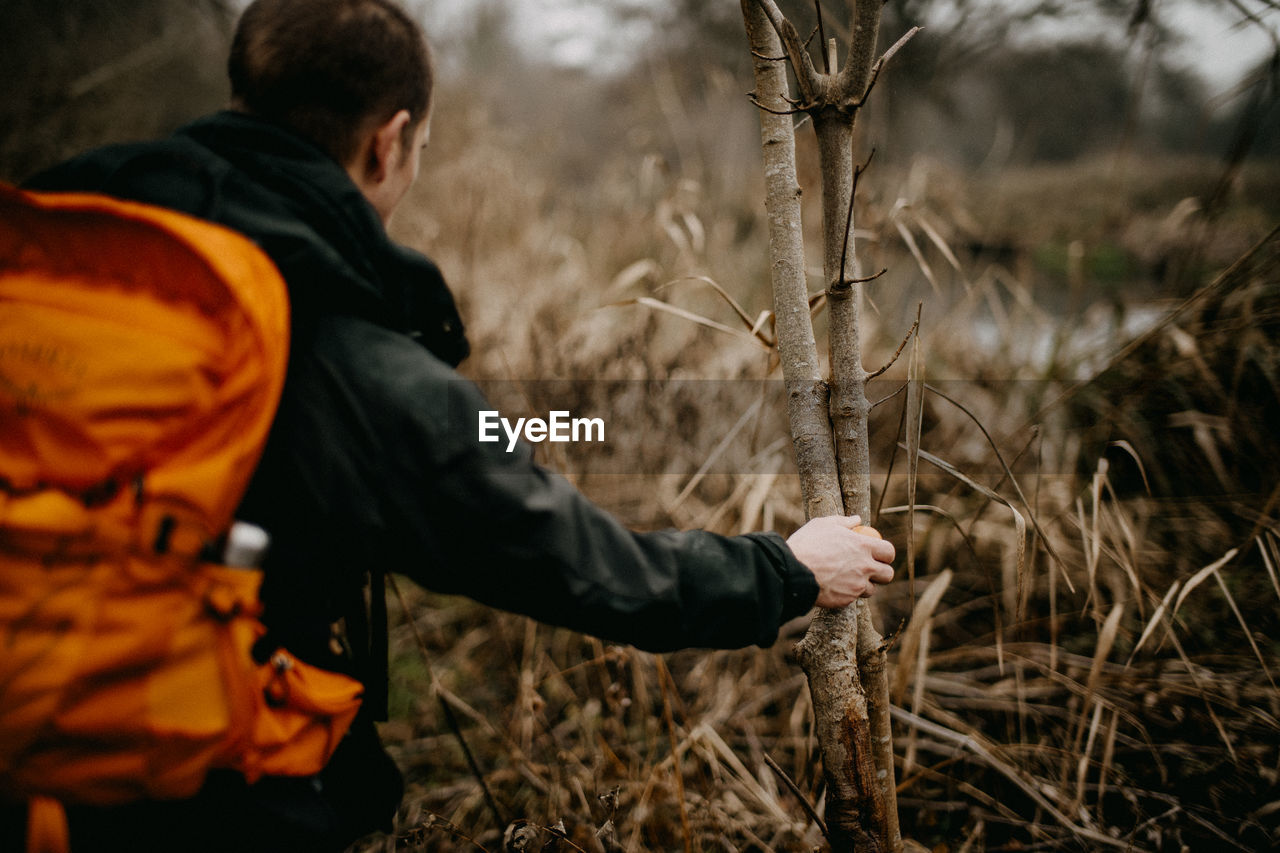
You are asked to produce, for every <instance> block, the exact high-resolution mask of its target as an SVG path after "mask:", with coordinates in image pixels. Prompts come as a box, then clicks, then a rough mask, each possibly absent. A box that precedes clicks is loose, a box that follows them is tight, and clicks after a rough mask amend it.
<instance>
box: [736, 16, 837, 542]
mask: <svg viewBox="0 0 1280 853" xmlns="http://www.w3.org/2000/svg"><path fill="white" fill-rule="evenodd" d="M741 2H742V14H743V19H744V21H745V22H746V27H747V39H748V41H749V43H750V45H751V50H752V51H753V53H754V54H755V56H756V59H755V77H756V91H755V95H756V99H757V101H758V102H759V103H761V104H763V105H764V106H765V107H767V108H768V109H772V110H776V111H778V112H784V111H786V110H788V109H789V108H790V105H789V104H788V103H787V101H786V97H785V96H786V93H787V70H786V66H785V65H783V63H781V62H776V61H770V60H768V59H764V58H762V57H771V56H781V55H782V45H781V43H780V42H779V40H778V34H777V33H776V32H775V31H774V29H773V26H772V25H771V24H770V23H769V19H768V18H767V17H765V14H764V12H763V10H762V9H761V8H760V6H759V4H758V3H756V2H755V0H741ZM760 141H761V145H762V147H763V150H764V174H765V211H766V212H767V214H768V218H769V256H770V258H771V259H772V280H773V316H774V323H775V329H776V333H777V340H778V354H779V357H780V358H781V360H782V378H783V382H784V383H785V385H786V389H787V413H788V417H789V419H790V424H791V438H792V443H793V445H794V447H795V453H796V465H797V467H798V468H799V471H800V486H801V489H802V493H803V496H804V508H805V517H806V518H816V517H818V516H823V515H839V514H840V512H841V504H840V487H839V483H838V481H837V479H836V464H835V451H834V450H833V448H832V445H831V426H830V422H829V421H828V418H827V405H828V402H827V401H828V393H827V384H826V382H825V381H824V380H823V378H822V368H821V365H820V364H819V362H818V348H817V345H816V343H815V341H814V336H813V321H812V320H811V318H810V316H809V289H808V286H807V285H806V283H805V269H804V234H803V231H802V228H801V215H800V184H799V182H798V181H797V180H796V147H795V132H794V131H793V130H792V125H791V117H790V116H787V115H777V114H775V113H771V112H768V111H767V110H761V111H760Z"/></svg>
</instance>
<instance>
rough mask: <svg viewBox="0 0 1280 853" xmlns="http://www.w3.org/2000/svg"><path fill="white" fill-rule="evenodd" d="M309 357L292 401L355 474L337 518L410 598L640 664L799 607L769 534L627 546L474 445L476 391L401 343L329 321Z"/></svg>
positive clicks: (499, 451)
mask: <svg viewBox="0 0 1280 853" xmlns="http://www.w3.org/2000/svg"><path fill="white" fill-rule="evenodd" d="M310 350H311V353H312V355H311V356H309V357H311V358H314V359H315V363H314V364H313V365H311V366H310V368H306V367H304V368H302V371H303V373H304V374H306V375H308V376H309V377H310V378H309V379H306V380H304V381H305V382H307V383H309V384H311V385H312V387H310V388H308V389H306V392H305V393H307V394H308V395H321V396H322V397H327V398H329V399H333V400H338V401H341V407H342V408H343V409H345V410H346V411H347V412H348V415H347V417H346V418H345V419H346V420H348V421H349V423H348V425H347V426H345V427H343V428H342V429H341V432H342V433H343V434H342V435H341V438H340V440H342V441H344V442H346V443H347V446H348V449H349V453H348V456H349V457H351V458H352V459H355V460H362V461H357V462H356V464H355V465H354V466H353V471H352V474H351V476H354V477H360V478H364V479H365V480H366V482H365V483H364V484H363V485H362V486H361V487H360V488H357V489H354V490H352V493H353V494H363V495H365V496H366V497H365V500H364V502H363V505H362V506H360V507H351V508H350V510H349V511H351V512H354V513H356V514H357V515H361V516H363V517H364V518H366V519H367V521H366V523H365V526H366V527H369V528H374V530H372V531H370V532H368V533H366V534H362V535H375V536H377V537H378V538H379V539H380V540H381V542H382V543H383V547H382V548H381V549H380V550H381V552H382V553H384V554H385V555H386V556H387V557H388V558H389V559H390V560H391V563H392V565H391V566H390V568H392V569H393V570H395V571H398V572H402V573H404V574H407V575H408V576H410V577H412V578H413V579H415V580H416V581H418V582H420V583H422V584H423V585H424V586H426V587H428V588H430V589H434V590H436V591H439V592H445V593H456V594H461V595H465V596H468V597H470V598H473V599H476V600H478V601H481V602H483V603H486V604H489V605H492V606H494V607H498V608H501V609H504V610H509V611H513V612H516V613H522V614H525V615H527V616H531V617H533V618H535V619H538V620H539V621H543V622H546V623H549V624H553V625H561V626H564V627H568V628H572V629H575V630H578V631H582V632H584V633H588V634H592V635H595V636H598V637H601V638H603V639H606V640H610V641H615V642H624V643H629V644H632V645H635V646H638V647H640V648H643V649H647V650H650V651H667V650H673V649H678V648H688V647H711V648H737V647H742V646H747V645H751V644H757V645H768V644H771V643H772V642H773V641H774V640H775V639H776V637H777V633H778V628H779V626H780V625H782V624H783V623H784V622H786V621H787V620H789V619H791V618H793V617H795V616H798V615H800V614H802V613H804V612H805V611H806V610H808V608H809V607H811V606H812V605H813V602H814V599H815V598H816V596H817V592H818V587H817V583H816V581H815V579H814V577H813V574H812V573H811V572H810V571H809V570H808V569H807V568H806V567H805V566H803V565H802V564H801V563H800V562H799V561H797V560H796V558H795V557H794V556H793V555H792V553H791V551H790V549H789V548H788V547H787V545H786V543H785V542H784V541H783V539H782V538H781V537H780V536H778V535H777V534H775V533H757V534H750V535H746V536H737V537H725V536H719V535H716V534H712V533H709V532H705V531H674V530H668V531H660V532H650V533H637V532H633V531H631V530H628V529H627V528H625V527H624V526H623V525H622V524H620V523H619V522H618V521H617V520H616V519H615V518H613V517H612V516H611V515H610V514H609V513H607V512H606V511H604V510H603V509H601V508H600V507H597V506H596V505H595V504H593V503H592V502H591V501H589V500H588V499H587V498H586V497H585V496H583V495H582V494H581V493H580V492H578V491H577V490H576V489H575V488H574V487H573V486H572V485H571V484H570V483H569V482H568V481H567V480H565V479H564V478H563V477H561V476H559V475H557V474H554V473H551V472H549V471H547V470H545V469H544V468H542V467H540V466H538V465H537V464H536V463H535V462H534V461H533V459H532V454H531V452H530V451H529V449H528V448H527V447H526V446H524V445H519V446H517V447H516V449H515V450H514V451H512V452H508V451H507V442H506V440H505V439H504V440H503V441H501V442H493V443H490V442H481V441H480V440H479V429H478V417H479V412H480V411H481V410H485V409H491V408H492V407H491V406H489V405H488V404H487V403H486V401H485V399H484V397H483V395H482V394H481V393H480V391H479V389H477V388H476V386H475V385H474V384H473V383H471V382H469V381H466V380H464V379H462V378H461V377H460V376H459V375H458V374H457V373H456V372H454V371H453V370H452V369H450V368H449V367H447V366H446V365H444V364H443V363H442V362H440V361H438V360H437V359H435V358H434V357H432V356H430V355H429V354H427V353H426V352H425V351H424V350H423V349H422V348H421V347H418V346H416V345H414V344H412V342H409V341H407V339H406V338H404V337H403V336H400V335H396V334H394V333H390V332H385V331H384V330H381V329H378V328H376V327H373V326H371V325H369V324H364V323H360V322H359V321H350V320H347V321H341V320H335V321H332V322H329V323H327V324H325V325H324V326H322V328H321V329H320V332H319V335H318V337H317V341H316V345H315V346H313V347H311V348H310ZM312 420H314V419H312ZM340 420H341V419H340ZM331 438H332V437H331ZM370 501H372V502H374V503H375V505H376V509H373V510H371V509H370V507H369V502H370Z"/></svg>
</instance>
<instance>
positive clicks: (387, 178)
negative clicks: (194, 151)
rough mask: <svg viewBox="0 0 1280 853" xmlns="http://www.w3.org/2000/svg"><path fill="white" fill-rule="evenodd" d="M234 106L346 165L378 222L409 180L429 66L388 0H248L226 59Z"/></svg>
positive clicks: (408, 21) (423, 46)
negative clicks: (280, 126)
mask: <svg viewBox="0 0 1280 853" xmlns="http://www.w3.org/2000/svg"><path fill="white" fill-rule="evenodd" d="M227 70H228V74H229V75H230V77H231V93H232V97H233V98H234V100H235V103H236V105H237V107H238V108H240V109H243V110H245V111H247V112H250V113H253V114H254V115H258V116H261V117H263V118H266V119H270V120H272V121H276V122H279V123H280V124H283V125H285V126H286V127H289V128H291V129H292V130H294V131H295V132H297V133H298V134H300V135H302V136H304V137H306V138H308V139H310V140H311V141H312V142H315V143H316V144H317V145H319V146H320V147H321V148H323V149H324V150H325V151H327V152H328V153H329V154H330V155H331V156H332V157H333V158H334V159H335V160H337V161H338V162H339V163H341V164H342V165H343V166H344V167H346V169H347V171H348V173H349V174H351V176H352V179H353V180H355V181H356V183H357V185H358V186H360V189H361V190H362V191H363V192H364V193H365V195H366V197H368V198H369V201H370V202H371V203H372V204H373V205H374V207H375V208H377V210H378V212H379V214H381V215H382V217H383V219H384V220H385V219H386V218H388V217H389V216H390V215H391V210H392V209H394V207H395V205H396V204H397V203H398V202H399V200H400V197H401V196H403V194H404V191H405V190H407V189H408V187H409V184H411V183H412V182H413V178H414V177H415V176H416V174H417V159H418V150H419V148H420V147H421V145H422V143H423V142H425V137H426V127H427V121H428V119H429V115H430V111H431V89H432V82H433V81H432V78H433V65H432V60H431V52H430V50H429V48H428V47H427V42H426V38H425V37H424V35H423V32H422V28H421V27H420V26H419V25H418V24H417V23H416V22H415V21H414V20H413V19H412V18H410V17H409V16H408V15H406V14H405V12H404V11H403V10H402V9H401V8H400V6H399V5H397V3H396V2H395V0H255V2H254V3H252V4H251V5H250V6H249V7H248V8H247V9H246V10H245V11H244V14H243V15H242V16H241V18H240V23H239V26H238V27H237V28H236V34H235V38H234V40H233V42H232V45H231V56H230V59H229V60H228V63H227Z"/></svg>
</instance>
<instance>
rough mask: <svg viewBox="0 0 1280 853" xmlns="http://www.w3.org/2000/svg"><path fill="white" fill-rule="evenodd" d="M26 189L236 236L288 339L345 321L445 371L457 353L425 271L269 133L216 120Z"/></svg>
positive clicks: (75, 165)
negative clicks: (181, 215)
mask: <svg viewBox="0 0 1280 853" xmlns="http://www.w3.org/2000/svg"><path fill="white" fill-rule="evenodd" d="M28 186H30V187H32V188H34V189H46V190H78V191H93V192H104V193H107V194H108V195H114V196H117V197H121V198H130V199H134V200H136V201H144V202H148V203H151V204H158V205H161V206H164V207H168V208H172V209H175V210H180V211H182V212H185V213H189V214H192V215H194V216H198V217H200V218H202V219H207V220H210V221H213V222H217V223H220V224H222V225H226V226H228V227H230V228H233V229H235V230H237V231H240V232H241V233H243V234H245V235H247V236H249V237H250V238H251V239H253V240H254V241H255V242H257V243H258V245H259V246H261V247H262V248H263V250H264V251H266V253H267V254H268V255H269V256H270V257H271V258H272V260H273V261H274V262H275V263H276V266H277V267H278V268H279V269H280V272H281V274H282V275H283V276H284V278H285V281H286V282H287V283H288V286H289V296H290V302H291V308H292V311H293V314H294V318H295V321H294V326H295V329H297V330H305V328H306V327H307V326H308V325H309V320H313V319H314V318H316V317H319V316H326V315H334V314H341V315H352V316H358V317H361V318H363V319H367V320H369V321H371V322H374V323H377V324H378V325H381V326H384V327H386V328H390V329H393V330H395V331H399V332H403V333H405V334H408V335H410V336H412V337H413V338H414V339H416V340H418V341H419V342H420V343H421V344H422V345H423V346H425V347H426V348H427V349H429V350H430V351H431V352H432V353H434V354H435V355H436V356H437V357H438V358H440V359H441V360H443V361H445V362H446V363H448V364H450V365H454V366H456V365H457V364H458V363H459V362H461V361H462V359H464V358H465V357H466V355H467V353H468V352H469V346H468V344H467V340H466V336H465V332H464V329H463V325H462V321H461V318H460V317H459V316H458V310H457V306H456V304H455V303H454V300H453V295H452V294H451V293H450V292H449V289H448V287H447V286H446V285H445V282H444V279H443V277H442V276H441V274H440V270H439V269H438V268H437V267H436V265H435V264H434V263H432V262H431V261H430V260H429V259H428V258H427V257H426V256H424V255H422V254H420V253H418V252H415V251H413V250H411V249H408V248H406V247H404V246H400V245H398V244H396V243H394V242H393V241H392V240H391V239H390V238H389V237H388V236H387V233H386V230H385V229H384V228H383V225H382V222H381V220H380V219H379V218H378V215H377V213H376V211H375V210H374V209H373V207H372V205H370V204H369V202H368V201H367V200H366V199H365V198H364V196H363V195H362V194H361V192H360V190H359V188H358V187H356V185H355V184H354V183H353V182H352V181H351V178H350V177H349V176H348V175H347V173H346V171H345V170H344V169H343V168H342V167H341V166H340V165H339V164H338V163H337V162H336V161H334V160H333V159H332V158H331V157H330V156H329V155H328V154H326V153H325V152H324V151H322V150H321V149H320V148H319V147H317V146H315V145H313V144H312V143H311V142H309V141H307V140H306V139H303V138H302V137H300V136H298V135H296V134H294V133H293V132H291V131H289V130H287V129H285V128H282V127H280V126H278V125H276V124H273V123H271V122H269V121H265V120H263V119H260V118H257V117H254V116H250V115H246V114H243V113H237V112H221V113H216V114H214V115H212V116H208V117H206V118H203V119H200V120H198V121H196V122H194V123H192V124H190V125H187V126H186V127H184V128H182V129H180V130H179V131H177V132H176V133H175V134H174V135H173V136H172V137H170V138H169V139H166V140H161V141H157V142H146V143H137V144H128V145H116V146H109V147H107V148H102V149H98V150H96V151H92V152H89V153H88V154H85V155H82V156H81V157H78V158H76V159H75V160H72V161H70V162H68V163H66V164H63V165H62V166H58V167H55V168H54V169H52V170H50V171H49V172H46V173H44V174H42V175H39V176H37V177H36V178H34V179H32V180H31V181H29V182H28Z"/></svg>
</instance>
